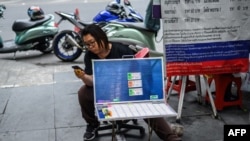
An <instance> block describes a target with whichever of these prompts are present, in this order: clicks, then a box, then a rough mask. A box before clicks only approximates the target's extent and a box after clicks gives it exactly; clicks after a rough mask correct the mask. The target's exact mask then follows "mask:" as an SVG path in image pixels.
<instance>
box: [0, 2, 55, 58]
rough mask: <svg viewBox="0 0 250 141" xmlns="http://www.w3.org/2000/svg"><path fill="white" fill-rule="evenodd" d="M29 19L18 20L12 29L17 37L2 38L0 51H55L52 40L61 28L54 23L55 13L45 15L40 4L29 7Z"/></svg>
mask: <svg viewBox="0 0 250 141" xmlns="http://www.w3.org/2000/svg"><path fill="white" fill-rule="evenodd" d="M28 15H29V17H30V18H29V19H19V20H16V21H15V22H14V23H13V25H12V30H13V31H14V32H15V34H16V37H15V39H13V40H7V41H1V40H0V53H14V57H15V53H16V52H17V51H27V50H39V51H41V52H42V53H50V52H52V51H53V48H52V46H51V41H52V40H53V38H54V36H55V35H56V34H57V33H58V31H59V29H58V27H56V26H55V24H54V15H52V14H48V15H44V12H43V10H42V9H41V8H40V7H38V6H31V7H30V8H29V9H28Z"/></svg>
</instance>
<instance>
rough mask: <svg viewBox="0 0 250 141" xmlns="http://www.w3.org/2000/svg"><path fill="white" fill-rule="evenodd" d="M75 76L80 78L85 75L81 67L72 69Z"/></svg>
mask: <svg viewBox="0 0 250 141" xmlns="http://www.w3.org/2000/svg"><path fill="white" fill-rule="evenodd" d="M74 73H75V76H76V77H78V78H80V79H82V78H83V77H84V75H85V72H84V71H83V70H81V69H74Z"/></svg>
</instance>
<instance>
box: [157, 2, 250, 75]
mask: <svg viewBox="0 0 250 141" xmlns="http://www.w3.org/2000/svg"><path fill="white" fill-rule="evenodd" d="M161 13H162V18H163V35H164V51H165V57H166V68H167V76H173V75H197V74H222V73H237V72H247V71H248V65H249V50H250V0H161Z"/></svg>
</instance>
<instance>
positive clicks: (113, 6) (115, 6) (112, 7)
mask: <svg viewBox="0 0 250 141" xmlns="http://www.w3.org/2000/svg"><path fill="white" fill-rule="evenodd" d="M106 10H107V11H109V12H111V13H114V14H120V13H122V12H123V11H125V9H124V7H123V6H122V5H121V4H119V3H117V2H116V1H112V2H110V3H109V4H108V5H107V6H106Z"/></svg>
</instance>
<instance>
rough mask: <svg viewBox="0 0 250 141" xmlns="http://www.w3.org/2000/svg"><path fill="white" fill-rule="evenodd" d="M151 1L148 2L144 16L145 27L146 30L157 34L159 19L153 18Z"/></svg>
mask: <svg viewBox="0 0 250 141" xmlns="http://www.w3.org/2000/svg"><path fill="white" fill-rule="evenodd" d="M152 11H153V0H150V2H149V4H148V7H147V10H146V16H145V26H146V28H148V29H150V30H153V31H155V32H158V30H159V29H160V26H161V25H160V19H157V18H153V12H152Z"/></svg>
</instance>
